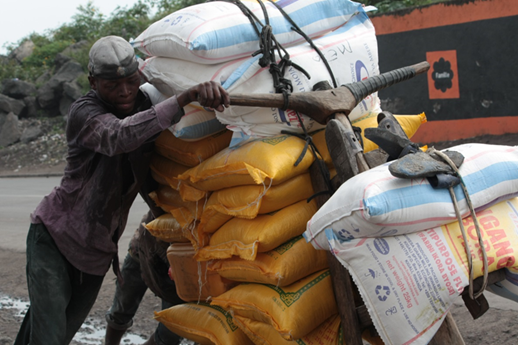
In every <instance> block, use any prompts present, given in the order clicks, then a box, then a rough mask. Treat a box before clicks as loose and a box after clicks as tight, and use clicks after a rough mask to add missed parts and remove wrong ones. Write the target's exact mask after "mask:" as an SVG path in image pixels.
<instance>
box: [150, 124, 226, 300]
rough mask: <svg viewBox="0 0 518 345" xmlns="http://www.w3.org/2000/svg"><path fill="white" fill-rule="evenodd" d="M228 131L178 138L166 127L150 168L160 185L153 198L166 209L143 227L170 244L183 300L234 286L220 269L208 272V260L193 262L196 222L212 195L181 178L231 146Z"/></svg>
mask: <svg viewBox="0 0 518 345" xmlns="http://www.w3.org/2000/svg"><path fill="white" fill-rule="evenodd" d="M229 134H230V132H229V131H227V130H224V131H223V132H220V133H217V134H214V135H211V136H209V137H206V138H204V139H200V140H197V141H193V142H186V141H184V140H182V139H178V138H176V137H175V136H174V135H173V134H172V133H171V131H170V130H169V129H168V130H165V131H163V132H162V133H161V134H160V136H159V137H158V138H157V140H156V142H155V144H156V145H155V153H154V155H153V157H152V160H151V166H150V168H151V173H152V176H153V178H154V179H155V180H156V181H157V182H158V184H159V186H158V188H157V189H156V190H155V191H153V192H151V193H150V194H149V196H150V197H151V199H152V200H153V201H154V202H155V204H156V205H157V206H158V207H160V208H162V210H163V211H164V212H166V213H165V214H164V215H162V216H160V217H158V218H157V219H155V220H153V221H151V222H149V223H148V224H145V226H146V228H147V230H148V231H149V232H150V233H151V234H152V235H153V236H155V237H157V238H159V239H160V240H162V241H165V242H169V243H171V245H170V247H169V249H168V251H167V257H168V259H169V263H170V266H171V269H170V276H171V278H172V279H174V280H175V282H176V290H177V293H178V296H179V297H180V298H182V299H183V300H185V301H200V300H205V299H207V298H210V297H211V296H217V295H219V294H221V293H223V292H225V291H227V290H228V289H229V288H231V287H233V286H235V285H236V283H235V282H232V281H229V280H227V279H225V278H222V277H220V276H219V275H218V274H217V273H214V272H208V271H207V264H206V263H198V262H196V260H194V252H195V247H194V246H193V243H194V244H196V243H198V241H197V239H196V237H195V236H196V235H195V233H196V231H197V230H196V227H197V225H196V222H197V220H198V219H199V218H200V217H201V214H202V211H203V207H204V204H205V203H206V201H207V198H208V197H209V194H207V192H205V191H201V190H199V189H195V188H192V187H190V186H189V185H187V184H185V183H182V182H181V181H180V180H179V179H178V176H179V175H181V174H183V173H184V172H186V171H188V170H189V169H190V168H191V167H193V166H196V165H198V164H199V163H200V162H202V161H204V160H206V159H208V158H210V157H211V156H213V155H214V154H216V153H217V152H219V151H221V150H222V149H224V148H225V147H228V145H229V142H230V135H229ZM193 234H194V235H193Z"/></svg>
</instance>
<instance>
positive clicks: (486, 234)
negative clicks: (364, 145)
mask: <svg viewBox="0 0 518 345" xmlns="http://www.w3.org/2000/svg"><path fill="white" fill-rule="evenodd" d="M449 150H452V151H457V152H460V153H461V154H462V155H463V156H464V157H465V159H464V162H463V163H462V165H461V166H460V168H459V171H460V175H461V176H462V179H463V181H464V183H465V185H466V188H467V190H468V193H469V196H470V199H471V202H472V204H473V207H474V209H475V211H476V215H477V219H478V223H479V224H480V229H481V242H482V243H483V246H484V249H485V251H486V253H487V263H488V267H487V269H488V271H489V272H493V271H496V270H499V269H505V273H506V279H505V280H504V281H503V282H500V283H498V284H496V285H493V286H490V291H492V292H495V293H498V294H501V295H502V296H503V297H507V298H511V299H512V300H515V301H518V294H517V292H518V289H516V285H517V284H516V274H515V272H517V271H518V265H517V264H516V261H517V258H518V255H517V254H518V235H517V234H518V226H517V224H518V222H517V219H518V212H517V210H518V199H517V198H516V197H517V196H518V147H511V146H503V145H486V144H464V145H459V146H454V147H451V148H449ZM389 164H390V163H387V164H384V165H381V166H379V167H376V168H373V169H371V170H369V171H366V172H363V173H361V174H359V175H357V176H354V177H353V178H351V179H349V180H348V181H346V182H345V183H344V184H343V185H342V186H341V187H340V188H339V189H338V190H337V191H336V192H335V194H334V195H333V196H332V197H331V198H330V199H329V200H328V202H327V203H326V204H325V205H323V206H322V207H321V208H320V209H319V210H318V212H317V213H316V214H315V215H314V216H313V217H312V219H311V220H310V221H309V222H308V224H307V229H306V231H305V233H304V236H305V238H306V239H307V240H308V241H310V242H311V244H313V246H314V247H315V248H318V249H327V250H331V252H332V253H333V254H334V255H335V256H336V258H337V259H338V260H339V261H340V262H341V263H342V264H343V265H344V266H345V267H346V268H347V269H348V270H349V272H350V273H351V276H352V278H353V280H354V282H355V283H356V285H357V286H358V288H359V291H360V294H361V295H362V297H363V299H364V301H365V304H366V306H367V309H368V310H369V314H370V316H371V319H372V320H373V323H374V325H375V326H376V329H377V330H378V333H379V334H380V336H381V338H382V339H383V341H384V342H385V343H386V344H404V343H407V342H410V341H413V342H418V343H423V344H425V343H428V342H429V341H430V340H431V338H432V337H433V335H434V334H435V332H436V331H437V329H438V328H439V327H440V325H441V323H442V320H443V319H444V317H445V316H446V314H447V312H448V310H449V308H450V307H451V306H452V305H453V303H454V301H455V300H456V299H458V297H459V295H460V294H461V293H462V292H463V290H464V289H465V287H466V286H468V285H469V269H468V260H467V255H466V251H465V247H464V239H463V236H462V234H461V230H460V225H459V223H458V222H457V217H456V213H455V210H454V206H453V203H452V200H451V196H450V193H449V191H448V190H447V189H433V188H432V186H431V185H430V184H429V181H428V180H427V179H426V178H420V179H400V178H396V177H394V176H392V175H391V174H390V172H389V170H388V166H389ZM453 189H454V193H455V196H456V199H457V200H458V204H459V210H460V214H461V217H462V218H463V220H462V224H463V226H464V228H465V229H466V233H467V241H468V243H469V248H470V251H471V253H469V254H468V255H470V256H471V257H472V259H473V268H474V273H475V278H476V277H480V276H482V274H483V263H482V262H483V259H482V257H483V255H482V251H481V248H480V247H481V244H480V243H479V239H478V238H477V233H476V228H475V225H474V220H473V219H472V217H471V215H470V212H469V208H468V205H467V202H466V197H465V195H464V193H463V191H462V188H461V186H455V187H454V188H453Z"/></svg>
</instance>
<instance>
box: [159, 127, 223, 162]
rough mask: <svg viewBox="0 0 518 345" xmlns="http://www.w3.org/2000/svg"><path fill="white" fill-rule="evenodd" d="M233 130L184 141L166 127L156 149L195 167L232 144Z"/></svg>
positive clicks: (162, 153)
mask: <svg viewBox="0 0 518 345" xmlns="http://www.w3.org/2000/svg"><path fill="white" fill-rule="evenodd" d="M231 139H232V132H231V131H228V130H227V131H223V132H220V133H217V134H214V135H211V136H210V137H207V138H205V139H201V140H197V141H184V140H181V139H178V138H177V137H175V136H174V135H173V133H171V131H170V130H169V129H166V130H164V131H162V133H160V135H159V136H158V138H157V139H156V140H155V151H156V152H157V153H158V154H160V155H161V156H163V157H166V158H168V159H170V160H173V161H175V162H177V163H180V164H183V165H186V166H188V167H193V166H196V165H198V164H200V163H201V162H203V161H204V160H206V159H208V158H209V157H212V156H213V155H215V154H216V153H217V152H219V151H221V150H223V149H224V148H226V147H228V145H230V140H231Z"/></svg>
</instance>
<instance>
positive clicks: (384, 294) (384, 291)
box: [375, 285, 390, 302]
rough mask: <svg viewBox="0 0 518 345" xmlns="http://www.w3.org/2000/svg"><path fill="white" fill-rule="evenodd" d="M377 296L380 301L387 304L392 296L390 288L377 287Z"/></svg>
mask: <svg viewBox="0 0 518 345" xmlns="http://www.w3.org/2000/svg"><path fill="white" fill-rule="evenodd" d="M375 291H376V295H377V296H378V299H379V300H380V301H382V302H385V301H386V300H387V298H388V296H389V295H390V288H389V287H388V286H381V285H378V286H376V290H375Z"/></svg>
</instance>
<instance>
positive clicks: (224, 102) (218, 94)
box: [177, 81, 230, 111]
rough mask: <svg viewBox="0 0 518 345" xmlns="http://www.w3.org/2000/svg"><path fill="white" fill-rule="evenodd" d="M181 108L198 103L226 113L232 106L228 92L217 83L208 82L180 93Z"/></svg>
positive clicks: (179, 102)
mask: <svg viewBox="0 0 518 345" xmlns="http://www.w3.org/2000/svg"><path fill="white" fill-rule="evenodd" d="M177 100H178V104H179V105H180V107H182V108H183V107H185V106H186V105H187V104H189V103H191V102H194V101H197V102H198V103H200V105H202V106H204V107H208V108H212V109H216V110H217V111H224V110H225V108H228V107H229V106H230V96H229V95H228V92H227V91H226V90H225V89H224V88H223V87H222V86H221V85H220V84H218V83H216V82H215V81H207V82H204V83H201V84H198V85H196V86H193V87H191V88H189V89H188V90H186V91H184V92H182V93H180V94H179V95H178V96H177Z"/></svg>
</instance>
